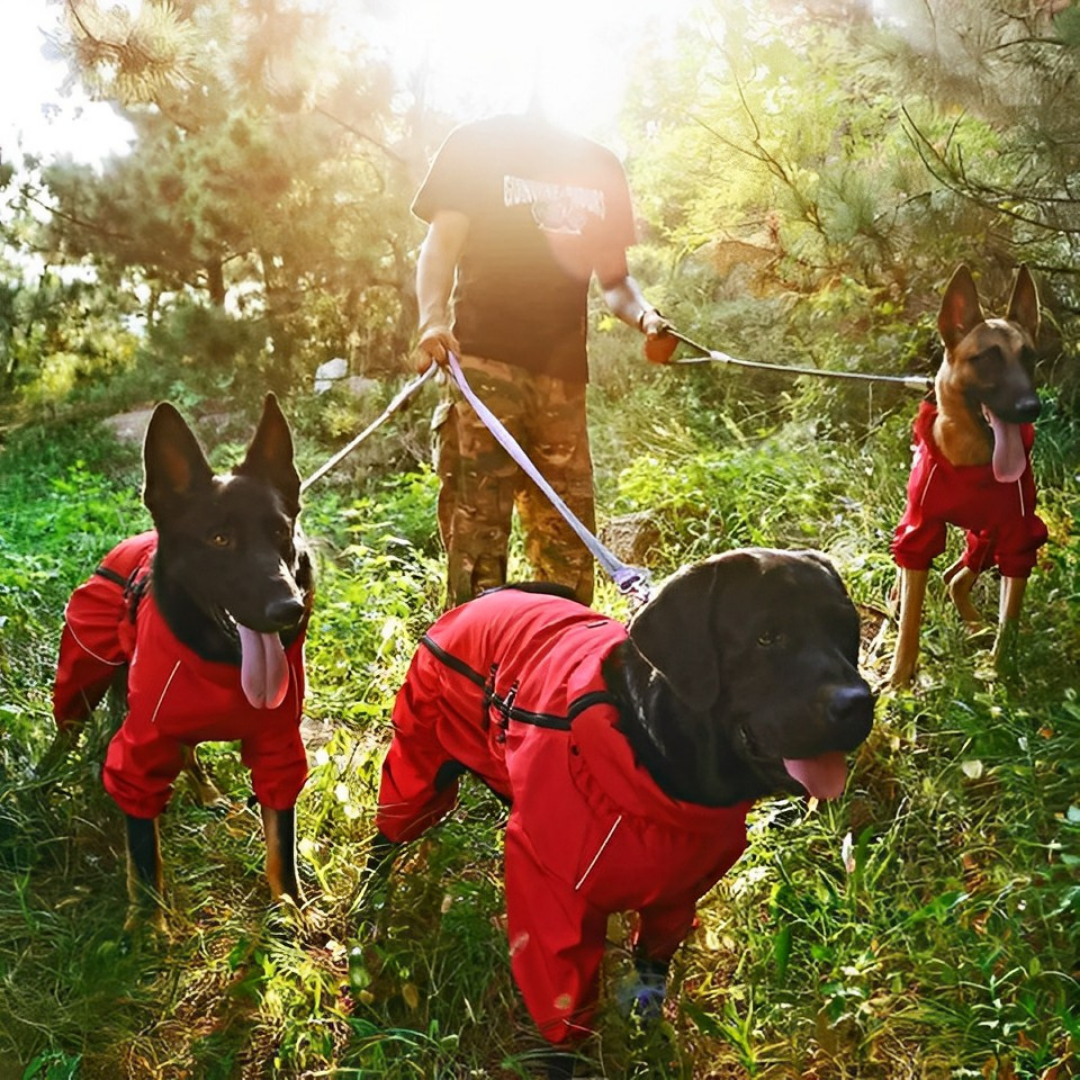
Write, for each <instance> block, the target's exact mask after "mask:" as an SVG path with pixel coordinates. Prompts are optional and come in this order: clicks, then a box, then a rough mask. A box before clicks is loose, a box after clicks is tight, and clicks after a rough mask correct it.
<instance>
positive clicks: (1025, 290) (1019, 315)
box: [1005, 263, 1039, 342]
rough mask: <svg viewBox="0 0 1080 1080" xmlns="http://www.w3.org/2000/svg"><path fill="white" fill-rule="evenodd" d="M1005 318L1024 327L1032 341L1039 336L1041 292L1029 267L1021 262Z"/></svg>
mask: <svg viewBox="0 0 1080 1080" xmlns="http://www.w3.org/2000/svg"><path fill="white" fill-rule="evenodd" d="M1005 318H1006V319H1008V320H1009V322H1014V323H1016V324H1017V325H1018V326H1021V327H1023V329H1024V330H1026V331H1027V332H1028V336H1029V337H1030V338H1031V340H1032V342H1034V341H1036V340H1037V339H1038V336H1039V293H1038V291H1037V290H1036V288H1035V281H1034V279H1033V278H1032V276H1031V272H1030V271H1029V270H1028V268H1027V267H1026V266H1025V265H1024V264H1023V263H1021V264H1020V267H1019V269H1018V270H1017V271H1016V280H1015V281H1014V282H1013V287H1012V293H1011V294H1010V296H1009V309H1008V311H1007V312H1006V315H1005Z"/></svg>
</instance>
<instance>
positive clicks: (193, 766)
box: [183, 746, 229, 807]
mask: <svg viewBox="0 0 1080 1080" xmlns="http://www.w3.org/2000/svg"><path fill="white" fill-rule="evenodd" d="M183 753H184V772H186V773H187V776H188V779H189V780H190V781H191V785H192V787H193V788H194V789H195V797H196V798H197V799H198V800H199V805H200V806H222V807H224V806H228V805H229V800H228V799H226V798H225V796H224V795H222V794H221V792H220V791H219V790H218V786H217V784H215V783H214V781H213V780H212V779H211V777H210V774H209V773H208V772H207V771H206V769H205V767H204V766H203V763H202V762H201V761H200V760H199V748H198V747H197V746H185V747H184V750H183Z"/></svg>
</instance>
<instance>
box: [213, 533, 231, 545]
mask: <svg viewBox="0 0 1080 1080" xmlns="http://www.w3.org/2000/svg"><path fill="white" fill-rule="evenodd" d="M210 546H211V547H216V548H228V547H232V536H231V534H229V533H227V532H224V531H219V532H215V533H211V534H210Z"/></svg>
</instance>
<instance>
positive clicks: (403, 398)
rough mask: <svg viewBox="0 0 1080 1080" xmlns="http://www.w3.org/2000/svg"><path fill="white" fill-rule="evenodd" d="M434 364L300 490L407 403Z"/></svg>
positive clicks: (337, 462)
mask: <svg viewBox="0 0 1080 1080" xmlns="http://www.w3.org/2000/svg"><path fill="white" fill-rule="evenodd" d="M435 368H436V365H435V364H432V365H431V367H429V368H428V369H427V371H425V372H424V373H423V374H422V375H421V376H420V377H419V378H418V379H413V381H412V382H411V383H409V384H408V386H405V387H403V388H402V389H401V390H400V391H399V392H398V395H397V397H395V398H394V400H393V401H391V402H390V404H389V405H387V406H386V408H385V409H384V410H383V412H382V415H381V416H379V417H377V418H376V419H375V420H372V422H371V423H370V424H368V426H367V427H366V428H364V430H363V431H361V432H360V434H359V435H357V436H356V438H355V439H353V440H352V442H350V443H349V444H348V446H343V447H342V448H341V449H340V450H339V451H338V452H337V453H336V454H335V455H334V456H333V457H332V458H330V460H329V461H327V462H325V463H324V464H322V465H320V466H319V468H317V469H316V470H315V471H314V472H313V473H312V474H311V475H310V476H309V477H308V478H307V479H306V480H304V481H303V482H302V483H301V484H300V491H301V492H304V491H307V489H308V488H309V487H311V485H312V484H314V483H315V481H316V480H321V479H322V478H323V477H324V476H325V475H326V474H327V473H328V472H329V471H330V470H331V469H333V468H334V467H335V466H336V465H338V464H339V463H340V462H341V461H342V460H344V458H346V457H348V455H349V454H351V453H352V452H353V451H354V450H355V449H356V448H357V447H358V446H359V445H360V444H361V443H362V442H363V441H364V440H365V439H366V438H368V436H369V435H372V434H374V432H376V431H378V430H379V428H381V427H382V426H383V424H385V423H386V421H387V420H389V419H390V417H391V416H393V415H394V413H396V412H397V411H398V410H399V409H401V408H403V407H404V406H405V405H407V404H408V403H409V402H410V401H411V400H412V398H413V396H414V395H415V394H416V392H417V391H418V390H419V389H420V387H422V386H423V385H424V383H426V382H427V381H428V379H430V378H431V376H432V375H434V374H435Z"/></svg>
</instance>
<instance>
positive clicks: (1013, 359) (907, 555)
mask: <svg viewBox="0 0 1080 1080" xmlns="http://www.w3.org/2000/svg"><path fill="white" fill-rule="evenodd" d="M938 330H939V331H940V333H941V338H942V341H943V342H944V343H945V357H944V359H943V360H942V362H941V367H940V368H939V369H938V373H937V377H936V379H935V381H934V396H935V398H936V404H934V403H930V402H924V403H923V405H922V407H921V409H920V412H919V415H918V417H917V418H916V421H915V456H914V462H913V465H912V471H911V476H910V478H909V480H908V498H907V506H906V508H905V510H904V516H903V518H902V519H901V521H900V524H899V525H898V526H897V528H896V533H895V535H894V538H893V543H892V552H893V557H894V558H895V560H896V563H897V565H898V566H899V567H900V586H899V596H900V612H899V620H900V628H899V633H898V637H897V643H896V653H895V655H894V656H893V661H892V667H891V668H890V670H889V675H888V682H889V683H890V685H892V686H906V685H908V684H909V683H910V682H911V681H912V679H913V677H914V675H915V661H916V658H917V656H918V652H919V626H920V623H921V621H922V609H923V601H924V599H925V595H926V582H927V577H928V574H929V568H930V564H931V562H932V561H933V559H934V558H935V557H936V556H937V555H940V554H941V553H942V551H944V549H945V541H946V536H945V534H946V525H947V524H951V525H957V526H959V527H960V528H962V529H964V530H966V533H967V542H966V546H965V549H964V553H963V555H961V557H960V558H959V559H958V560H957V561H956V562H955V563H953V565H952V566H950V567H949V568H948V569H947V570H946V571H945V582H946V584H947V585H948V588H949V595H950V597H951V598H952V600H953V602H954V603H955V604H956V607H957V609H958V610H959V612H960V616H961V618H963V619H964V621H965V622H966V623H967V624H968V625H969V626H970V627H972V628H977V627H979V626H980V625H981V620H980V617H979V613H978V611H977V610H976V609H975V607H974V605H973V604H972V601H971V589H972V586H973V585H974V584H975V579H976V578H977V577H978V575H979V573H980V571H982V570H984V569H986V568H987V567H988V566H991V565H996V566H997V567H998V568H999V570H1000V571H1001V575H1002V585H1001V601H1000V608H999V614H998V631H997V637H996V639H995V642H994V653H993V655H994V662H995V663H999V662H1000V661H1001V659H1002V658H1003V657H1004V656H1005V655H1006V654H1007V653H1008V652H1009V650H1010V649H1011V647H1012V643H1013V641H1014V639H1015V633H1016V627H1017V623H1018V620H1019V617H1020V608H1021V605H1022V603H1023V598H1024V589H1025V586H1026V584H1027V578H1028V576H1029V574H1030V573H1031V570H1032V567H1033V566H1034V564H1035V557H1036V552H1037V551H1038V549H1039V547H1040V546H1041V545H1042V544H1043V543H1045V541H1046V527H1045V525H1044V524H1043V523H1042V521H1041V520H1040V519H1039V517H1038V515H1037V514H1036V513H1035V482H1034V479H1033V478H1032V473H1031V461H1030V453H1031V444H1032V441H1033V439H1034V429H1033V428H1032V426H1031V425H1032V422H1033V421H1034V420H1035V418H1036V417H1037V416H1038V415H1039V409H1040V405H1039V398H1038V396H1037V395H1036V393H1035V387H1034V384H1033V382H1032V378H1031V371H1030V369H1031V364H1032V360H1033V355H1034V346H1035V340H1036V336H1037V334H1038V330H1039V298H1038V294H1037V293H1036V291H1035V283H1034V282H1033V281H1032V278H1031V275H1030V274H1029V273H1028V270H1027V268H1026V267H1024V266H1021V267H1020V269H1019V271H1018V272H1017V275H1016V281H1015V282H1014V284H1013V290H1012V295H1011V296H1010V298H1009V306H1008V310H1007V313H1006V315H1005V318H1003V319H998V318H989V319H988V318H986V317H985V316H984V315H983V312H982V308H981V307H980V305H979V295H978V292H977V290H976V288H975V283H974V281H973V280H972V278H971V272H970V271H969V270H968V268H967V267H966V266H961V267H960V268H959V269H958V270H957V271H956V272H955V273H954V274H953V276H952V278H951V279H950V281H949V284H948V286H947V287H946V289H945V295H944V298H943V299H942V303H941V311H940V312H939V314H938Z"/></svg>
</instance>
